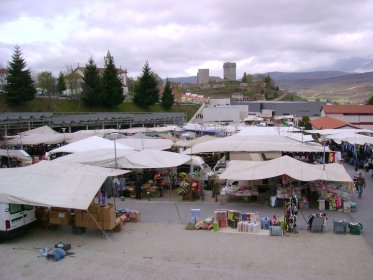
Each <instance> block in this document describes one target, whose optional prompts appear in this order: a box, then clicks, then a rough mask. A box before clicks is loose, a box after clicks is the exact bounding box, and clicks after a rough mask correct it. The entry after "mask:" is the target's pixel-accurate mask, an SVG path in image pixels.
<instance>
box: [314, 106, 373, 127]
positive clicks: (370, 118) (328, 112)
mask: <svg viewBox="0 0 373 280" xmlns="http://www.w3.org/2000/svg"><path fill="white" fill-rule="evenodd" d="M321 116H322V117H325V116H328V117H332V118H335V119H338V120H341V121H345V122H347V123H350V124H353V125H357V126H359V127H361V128H364V129H370V130H373V105H325V106H324V107H323V108H322V109H321Z"/></svg>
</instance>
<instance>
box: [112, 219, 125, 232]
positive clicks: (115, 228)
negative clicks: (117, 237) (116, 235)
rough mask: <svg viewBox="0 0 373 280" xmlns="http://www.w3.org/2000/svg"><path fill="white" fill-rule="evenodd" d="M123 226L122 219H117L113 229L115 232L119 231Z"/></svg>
mask: <svg viewBox="0 0 373 280" xmlns="http://www.w3.org/2000/svg"><path fill="white" fill-rule="evenodd" d="M123 228H124V224H123V221H121V220H120V221H119V223H117V224H116V226H115V227H114V231H116V232H120V231H122V230H123Z"/></svg>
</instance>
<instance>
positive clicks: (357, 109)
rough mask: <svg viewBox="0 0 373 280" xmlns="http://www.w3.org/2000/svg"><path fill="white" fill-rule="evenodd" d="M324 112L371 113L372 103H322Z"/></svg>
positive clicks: (372, 112)
mask: <svg viewBox="0 0 373 280" xmlns="http://www.w3.org/2000/svg"><path fill="white" fill-rule="evenodd" d="M323 109H324V112H325V114H357V115H359V114H372V115H373V105H324V107H323Z"/></svg>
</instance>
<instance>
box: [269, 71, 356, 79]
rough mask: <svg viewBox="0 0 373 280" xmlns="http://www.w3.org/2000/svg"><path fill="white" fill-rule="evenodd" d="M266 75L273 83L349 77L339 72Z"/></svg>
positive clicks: (274, 73)
mask: <svg viewBox="0 0 373 280" xmlns="http://www.w3.org/2000/svg"><path fill="white" fill-rule="evenodd" d="M265 74H266V75H270V76H271V77H272V79H274V80H275V81H284V80H292V81H294V80H317V79H328V78H335V77H341V76H345V75H349V74H350V73H347V72H340V71H316V72H294V73H291V72H268V73H265Z"/></svg>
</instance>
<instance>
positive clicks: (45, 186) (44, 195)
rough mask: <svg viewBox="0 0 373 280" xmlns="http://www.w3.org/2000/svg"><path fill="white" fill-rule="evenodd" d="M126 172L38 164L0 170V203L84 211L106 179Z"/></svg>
mask: <svg viewBox="0 0 373 280" xmlns="http://www.w3.org/2000/svg"><path fill="white" fill-rule="evenodd" d="M128 172H130V171H128V170H119V169H109V168H101V167H96V166H88V165H81V164H75V163H71V162H69V163H64V162H57V161H41V162H39V163H37V164H33V165H30V166H26V167H20V168H4V169H0V177H1V180H0V202H5V203H18V204H30V205H36V206H50V207H63V208H73V209H87V208H88V206H89V204H90V203H91V202H92V200H93V198H94V197H95V195H96V193H97V191H98V190H99V188H100V187H101V186H102V184H103V183H104V181H105V180H106V178H107V177H108V176H118V175H121V174H125V173H128Z"/></svg>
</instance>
